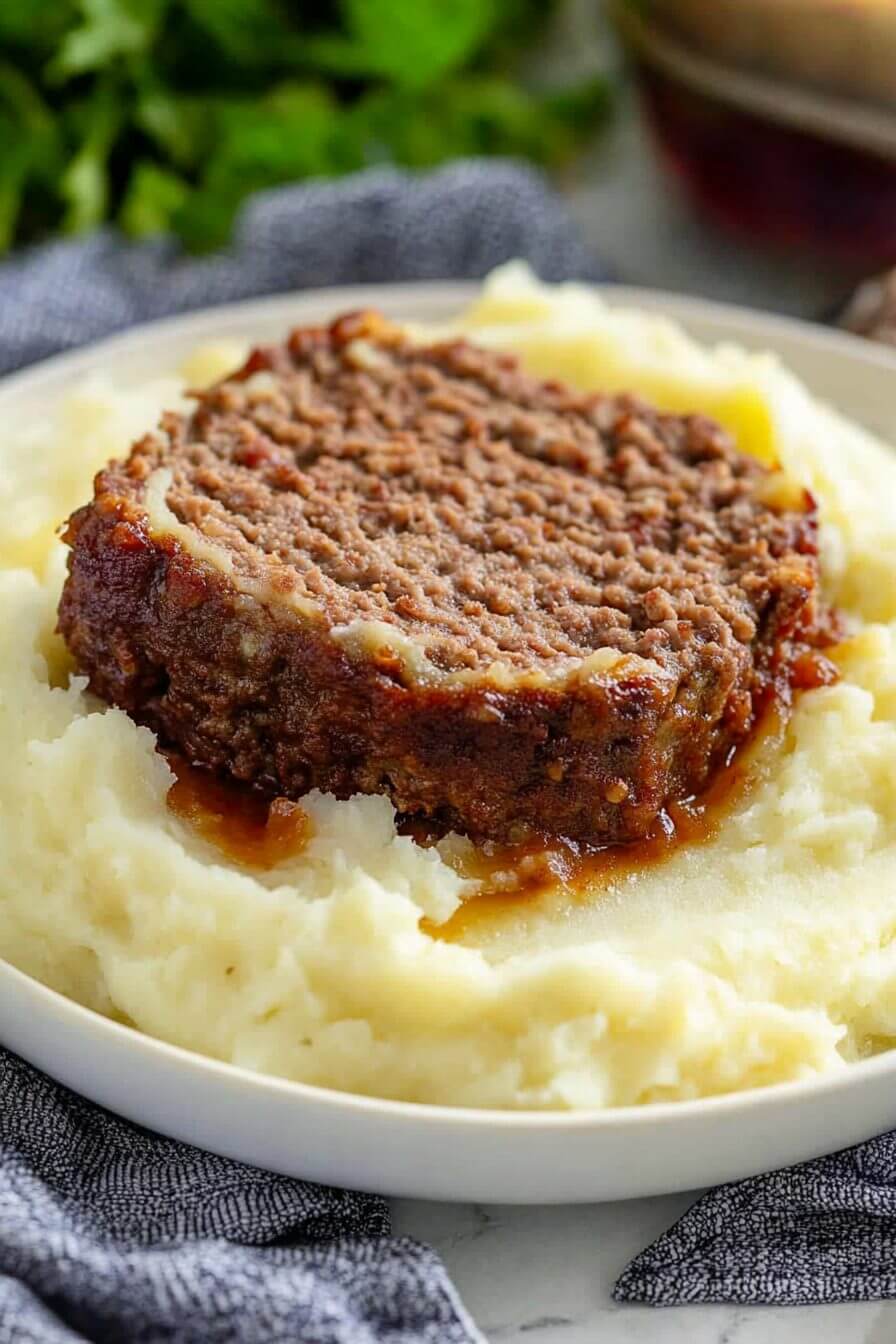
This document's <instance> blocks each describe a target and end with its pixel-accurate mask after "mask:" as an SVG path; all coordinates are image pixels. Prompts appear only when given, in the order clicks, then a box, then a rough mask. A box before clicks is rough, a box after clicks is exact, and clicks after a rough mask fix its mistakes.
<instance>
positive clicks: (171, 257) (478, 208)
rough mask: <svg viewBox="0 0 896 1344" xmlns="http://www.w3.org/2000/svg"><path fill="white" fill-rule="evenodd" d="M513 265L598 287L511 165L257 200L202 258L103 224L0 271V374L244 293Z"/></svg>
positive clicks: (529, 181) (457, 275)
mask: <svg viewBox="0 0 896 1344" xmlns="http://www.w3.org/2000/svg"><path fill="white" fill-rule="evenodd" d="M512 257H524V258H525V259H526V260H528V261H529V262H530V263H531V264H532V266H533V267H534V269H535V270H536V271H537V272H538V274H539V275H541V277H542V278H543V279H545V280H566V279H571V278H580V279H587V280H598V279H602V278H604V277H605V276H606V271H605V269H604V268H603V267H601V266H600V265H598V263H597V262H596V261H595V260H594V258H593V257H592V256H591V254H590V252H589V251H588V250H587V249H586V247H585V246H584V244H583V243H582V241H581V239H580V237H579V235H578V231H577V229H576V228H575V226H574V224H573V222H572V220H571V219H570V217H569V215H568V213H567V210H566V207H565V205H564V204H563V202H562V201H561V200H560V198H559V197H558V196H557V195H555V193H554V192H553V191H552V190H551V189H550V188H549V187H548V186H547V184H546V182H545V179H544V178H543V177H542V176H541V174H539V173H538V172H536V171H535V170H534V169H532V168H529V167H527V166H525V165H523V164H516V163H512V162H505V161H502V160H484V161H479V160H461V161H460V162H457V163H454V164H450V165H449V166H448V167H446V168H441V169H439V170H437V171H435V172H432V173H427V174H422V175H420V174H413V173H407V172H401V171H399V170H398V169H392V168H376V169H370V170H368V171H367V172H363V173H358V174H356V175H355V176H352V177H347V178H343V179H341V180H340V181H337V182H320V183H317V182H314V183H310V184H306V185H300V186H291V187H281V188H277V189H276V190H274V191H268V192H261V193H259V194H258V195H256V196H254V197H252V198H251V199H250V200H249V202H248V203H247V205H246V206H245V207H244V208H243V210H242V213H241V215H240V217H239V220H238V222H237V227H236V232H235V234H234V240H233V244H232V246H231V247H230V248H229V249H227V250H226V251H223V252H216V253H214V254H212V255H210V256H206V257H198V258H197V257H191V256H187V255H185V254H183V253H182V252H181V251H180V249H179V248H178V246H177V244H176V243H175V242H174V241H173V240H172V239H166V238H158V239H151V240H149V241H146V242H141V243H132V242H128V241H127V240H125V239H124V238H122V236H121V235H120V234H119V233H116V232H115V231H114V230H112V229H103V230H100V231H98V232H96V233H93V234H90V235H88V236H87V237H86V238H76V239H66V240H63V241H60V242H52V243H46V244H43V245H41V246H39V247H34V248H31V249H29V250H27V251H23V252H20V253H17V254H16V255H15V256H14V257H13V258H12V259H11V260H9V261H7V262H5V263H3V264H2V265H0V300H2V301H0V373H5V372H9V371H10V370H12V369H16V368H19V367H21V366H22V365H24V364H28V363H31V362H32V361H33V360H36V359H43V358H44V357H45V356H47V355H50V354H53V353H54V352H55V351H58V350H64V349H69V348H71V347H73V346H76V345H83V344H84V343H85V342H87V341H93V340H97V339H98V338H99V337H101V336H106V335H108V334H110V333H111V332H114V331H120V330H122V329H123V328H125V327H128V326H131V325H132V324H133V323H135V322H147V321H150V320H152V319H154V318H159V317H167V316H169V315H171V314H173V313H182V312H186V311H187V310H188V309H190V308H200V307H206V306H207V305H213V304H218V303H229V302H231V301H233V300H237V299H245V298H250V297H252V296H256V295H263V294H274V293H280V292H283V291H287V290H294V289H305V288H309V289H313V288H319V287H321V286H325V285H342V284H373V283H379V282H386V281H391V280H444V279H470V280H473V279H479V278H480V277H481V276H483V275H485V274H486V272H488V271H489V270H491V269H492V267H493V266H497V265H499V264H500V263H501V262H502V261H507V260H509V259H510V258H512Z"/></svg>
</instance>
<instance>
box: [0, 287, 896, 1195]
mask: <svg viewBox="0 0 896 1344" xmlns="http://www.w3.org/2000/svg"><path fill="white" fill-rule="evenodd" d="M472 293H473V287H472V286H468V285H448V284H433V285H413V286H390V287H388V288H377V289H373V288H367V289H351V290H345V289H344V290H321V291H318V292H316V293H306V294H302V295H286V296H282V297H278V298H274V299H265V300H263V301H260V302H252V303H247V304H237V305H231V306H229V307H225V308H218V309H215V310H208V311H205V312H201V313H195V314H191V315H190V316H187V317H183V318H175V319H172V320H169V321H166V322H159V323H154V324H152V325H150V326H147V327H143V328H139V329H137V330H134V331H131V332H128V333H127V335H125V336H120V337H115V338H113V339H112V340H109V341H104V342H102V343H101V344H99V345H94V346H92V347H89V348H88V349H85V350H80V351H77V352H75V353H74V354H69V355H62V356H59V357H57V358H55V359H52V360H48V361H47V362H46V363H44V364H41V365H38V366H36V367H34V368H31V369H29V370H26V371H25V372H23V373H20V374H16V375H15V376H13V377H11V378H7V379H6V380H5V381H4V382H3V383H2V384H0V420H4V421H16V420H21V419H23V418H24V417H27V416H29V415H31V414H33V413H36V412H45V411H46V409H47V407H48V405H51V404H52V403H53V402H55V401H56V400H57V399H58V398H59V397H60V396H62V395H64V394H65V391H66V390H67V388H68V387H69V385H70V384H71V383H72V381H73V380H76V379H78V378H80V377H83V375H84V374H85V372H87V371H88V370H90V369H92V368H102V369H104V370H105V371H106V372H107V373H109V374H111V375H113V376H114V377H115V378H116V379H118V380H121V381H122V382H125V383H126V382H128V381H131V380H134V379H140V378H145V377H147V376H152V375H154V374H157V373H158V372H159V371H160V370H162V369H171V368H172V367H176V365H177V363H178V362H179V361H180V360H181V359H182V358H184V357H185V356H186V355H187V354H188V353H189V352H190V351H191V350H192V349H194V348H195V346H196V345H197V344H198V343H200V342H202V341H208V340H209V339H220V338H223V337H233V338H239V339H245V340H247V341H252V342H255V341H263V340H272V339H275V338H277V337H278V336H279V335H281V334H282V333H283V332H284V331H285V330H286V328H287V327H288V326H289V325H290V324H291V323H297V322H309V321H311V322H313V321H319V320H321V319H325V318H327V317H328V316H330V315H332V314H334V313H336V312H339V311H345V310H346V309H350V308H358V307H363V306H365V305H376V306H377V307H379V308H381V309H382V310H383V311H385V312H386V313H387V314H389V315H392V316H395V317H404V318H409V319H411V318H413V319H417V320H437V319H442V318H445V317H447V316H449V315H450V314H452V313H453V312H456V311H457V310H458V308H459V307H461V306H462V305H463V303H464V302H466V301H467V300H468V299H469V298H470V296H471V294H472ZM611 297H612V298H613V299H614V300H616V301H618V302H620V303H625V304H629V305H632V306H637V307H640V308H648V309H652V310H654V311H661V312H665V313H668V314H669V315H670V316H672V317H675V318H677V319H678V320H679V321H681V322H682V323H683V325H684V326H685V327H687V328H688V330H689V331H691V332H692V333H693V334H694V335H695V336H696V337H698V338H699V339H701V340H708V341H718V340H735V341H737V342H739V343H740V344H742V345H747V346H750V347H754V348H765V349H772V350H775V351H777V352H778V353H779V354H780V355H781V356H782V358H783V359H785V360H786V362H787V363H788V364H789V365H790V366H791V368H793V369H794V370H795V372H797V373H798V374H799V375H800V376H801V377H802V378H803V379H804V380H805V381H806V382H807V383H808V384H809V385H810V386H811V387H812V389H813V390H814V391H815V392H816V393H817V394H819V395H820V396H821V397H823V398H824V399H825V400H828V401H830V402H833V403H834V404H836V405H837V406H838V407H839V408H840V409H841V410H843V411H845V412H846V413H847V414H848V415H851V416H853V417H854V418H855V419H858V420H860V421H863V422H864V423H865V424H866V425H868V426H869V427H870V428H872V429H874V430H876V431H878V432H879V433H881V434H883V435H884V436H885V437H888V438H890V439H894V440H896V356H894V355H893V354H891V353H889V352H887V351H886V350H883V349H880V348H877V347H875V346H872V345H867V344H864V343H862V342H860V341H859V340H857V339H855V338H853V337H850V336H841V335H837V334H834V333H830V332H824V331H821V330H815V329H814V328H812V327H808V326H804V325H802V324H801V323H797V322H791V321H784V320H780V319H774V318H769V317H764V316H761V315H759V314H752V313H748V312H743V311H740V310H737V309H733V308H724V307H720V306H716V305H712V304H707V303H702V302H697V301H692V300H687V299H680V298H675V297H673V296H671V295H663V294H655V293H646V292H643V291H638V290H626V289H613V290H612V291H611ZM0 1039H2V1041H3V1043H4V1044H5V1045H7V1046H9V1047H10V1048H11V1049H13V1050H15V1051H17V1052H18V1053H19V1054H21V1055H23V1056H24V1057H25V1058H26V1059H28V1060H30V1061H31V1062H32V1063H33V1064H36V1065H37V1066H38V1067H40V1068H42V1069H44V1070H45V1071H46V1072H47V1073H49V1074H51V1075H52V1076H53V1077H54V1078H58V1079H59V1080H60V1081H62V1082H64V1083H66V1084H68V1085H69V1086H70V1087H72V1088H74V1089H75V1090H76V1091H78V1092H81V1093H83V1094H84V1095H85V1096H87V1097H90V1098H91V1099H92V1100H94V1101H97V1102H100V1103H102V1104H103V1105H105V1106H108V1107H109V1108H110V1109H111V1110H114V1111H118V1112H119V1113H120V1114H121V1115H125V1116H127V1117H128V1118H129V1119H131V1120H135V1121H138V1122H139V1123H141V1124H144V1125H146V1126H148V1127H150V1128H153V1129H158V1130H161V1131H162V1132H163V1133H165V1134H170V1135H173V1136H175V1137H177V1138H179V1139H185V1140H187V1141H189V1142H191V1143H195V1144H199V1145H201V1146H202V1147H205V1148H210V1149H212V1150H214V1151H215V1152H219V1153H224V1154H226V1155H227V1156H229V1157H235V1158H239V1159H241V1160H243V1161H245V1162H251V1163H254V1164H256V1165H258V1166H262V1167H269V1168H271V1169H273V1170H275V1171H281V1172H285V1173H288V1174H290V1175H295V1176H305V1177H309V1178H311V1179H314V1180H317V1181H325V1182H329V1183H332V1184H336V1185H347V1186H353V1187H356V1188H359V1189H367V1190H377V1191H382V1192H384V1193H387V1194H394V1195H408V1196H416V1197H420V1198H432V1199H452V1200H455V1199H463V1200H481V1201H487V1202H498V1203H500V1202H510V1203H561V1202H562V1203H565V1202H575V1201H586V1200H605V1199H622V1198H629V1197H633V1196H637V1195H653V1194H660V1193H664V1192H667V1191H672V1190H684V1189H690V1188H693V1187H695V1186H699V1185H709V1184H714V1183H716V1182H718V1181H723V1180H732V1179H735V1178H738V1177H742V1176H746V1175H749V1174H751V1173H753V1172H757V1171H761V1170H767V1169H769V1168H771V1167H776V1166H780V1165H782V1164H784V1163H789V1162H794V1161H798V1160H800V1159H802V1158H808V1157H812V1156H815V1155H817V1154H819V1153H822V1152H828V1151H831V1150H833V1149H836V1148H842V1147H845V1146H846V1145H848V1144H851V1143H856V1142H858V1141H859V1140H861V1139H864V1138H868V1137H869V1136H870V1135H872V1134H875V1133H879V1132H880V1131H881V1130H884V1129H887V1128H889V1127H891V1126H893V1125H896V1052H892V1053H890V1054H888V1055H881V1056H879V1057H878V1058H876V1059H873V1060H869V1061H867V1062H865V1063H861V1064H854V1065H852V1066H850V1067H848V1068H844V1070H843V1071H842V1072H841V1073H838V1074H837V1075H835V1076H832V1077H828V1078H824V1079H820V1080H815V1081H808V1082H801V1083H789V1084H783V1085H780V1086H775V1087H770V1088H766V1089H763V1090H762V1091H755V1092H749V1093H738V1094H736V1095H733V1096H727V1097H719V1098H714V1099H709V1100H703V1101H694V1102H674V1103H670V1104H664V1105H656V1106H650V1107H638V1108H625V1109H619V1110H615V1111H606V1112H591V1113H587V1112H586V1113H577V1114H558V1113H555V1112H526V1113H508V1112H502V1111H474V1110H459V1109H451V1108H449V1107H439V1106H417V1105H409V1104H406V1103H400V1102H388V1101H378V1100H375V1099H370V1098H366V1097H355V1096H350V1095H347V1094H344V1093H339V1092H331V1091H326V1090H324V1089H322V1088H316V1087H307V1086H304V1085H302V1084H299V1083H288V1082H283V1081H281V1080H279V1079H275V1078H266V1077H263V1076H261V1075H258V1074H253V1073H249V1072H247V1071H245V1070H243V1069H238V1068H235V1067H232V1066H230V1065H225V1064H219V1063H217V1062H215V1061H213V1060H208V1059H204V1058H201V1057H200V1056H198V1055H193V1054H190V1053H188V1052H186V1051H184V1050H180V1049H177V1048H176V1047H174V1046H170V1045H165V1044H163V1043H162V1042H160V1041H156V1040H153V1039H151V1038H150V1037H147V1036H142V1035H140V1034H139V1033H138V1032H135V1031H132V1030H130V1029H129V1028H127V1027H123V1026H119V1025H118V1024H116V1023H114V1022H110V1021H107V1020H106V1019H105V1018H102V1017H99V1016H98V1015H96V1014H95V1013H91V1012H89V1011H88V1010H87V1009H84V1008H81V1007H79V1006H78V1005H77V1004H74V1003H71V1002H69V1001H68V1000H67V999H64V998H62V997H61V996H60V995H58V994H55V993H53V992H52V991H51V990H48V989H46V988H44V986H42V985H40V984H38V983H37V982H36V981H34V980H31V979H29V978H28V977H27V976H25V975H22V974H21V973H20V972H18V971H16V970H14V969H13V968H12V967H10V966H7V965H5V964H4V963H2V962H0Z"/></svg>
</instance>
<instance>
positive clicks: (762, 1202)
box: [614, 1134, 896, 1307]
mask: <svg viewBox="0 0 896 1344" xmlns="http://www.w3.org/2000/svg"><path fill="white" fill-rule="evenodd" d="M614 1296H615V1298H616V1300H617V1301H618V1302H648V1303H650V1304H651V1305H652V1306H656V1307H673V1306H681V1305H683V1304H685V1303H695V1302H739V1303H776V1304H779V1305H781V1306H801V1305H802V1306H805V1305H808V1304H812V1303H816V1302H871V1301H875V1300H876V1299H878V1298H889V1297H896V1134H882V1135H881V1136H880V1138H877V1139H870V1140H869V1141H868V1142H867V1143H860V1144H858V1145H857V1146H856V1147H855V1148H847V1149H845V1150H844V1151H843V1152H841V1153H834V1154H833V1155H832V1156H831V1157H820V1158H817V1159H816V1160H815V1161H812V1162H803V1163H801V1164H800V1165H799V1166H797V1167H788V1168H786V1169H785V1170H784V1171H773V1172H771V1173H770V1174H769V1175H767V1176H754V1177H752V1178H751V1179H749V1180H746V1181H737V1182H736V1183H734V1184H733V1185H722V1186H719V1188H718V1189H717V1190H711V1191H710V1192H709V1194H707V1195H704V1196H703V1198H702V1199H698V1201H697V1203H696V1204H694V1205H693V1206H692V1207H691V1208H690V1209H689V1210H688V1212H687V1213H686V1214H685V1215H684V1217H683V1218H680V1219H679V1220H678V1222H677V1223H676V1224H675V1226H674V1227H673V1228H671V1229H670V1231H668V1232H665V1233H664V1234H663V1235H662V1236H661V1237H660V1238H659V1239H658V1240H657V1241H655V1242H654V1243H653V1245H652V1246H649V1247H648V1248H647V1250H646V1251H642V1252H641V1254H640V1255H639V1256H638V1257H637V1259H635V1260H634V1261H632V1263H631V1264H630V1265H629V1267H628V1269H626V1270H625V1272H624V1273H623V1274H622V1276H621V1278H620V1279H619V1281H618V1283H617V1284H616V1289H615V1292H614Z"/></svg>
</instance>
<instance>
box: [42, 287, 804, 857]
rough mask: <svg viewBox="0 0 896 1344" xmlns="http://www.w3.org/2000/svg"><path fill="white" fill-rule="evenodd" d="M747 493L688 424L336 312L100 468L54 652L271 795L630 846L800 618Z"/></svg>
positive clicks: (698, 768)
mask: <svg viewBox="0 0 896 1344" xmlns="http://www.w3.org/2000/svg"><path fill="white" fill-rule="evenodd" d="M777 480H778V477H776V476H775V475H774V474H772V473H769V472H768V471H767V470H766V469H765V468H763V467H762V466H760V465H759V464H758V463H757V462H756V461H754V460H752V459H751V458H749V457H747V456H745V455H744V454H743V453H741V452H739V451H738V450H737V448H736V447H735V446H734V445H733V443H732V442H731V440H730V439H729V438H728V436H727V435H726V434H725V433H724V432H723V431H722V430H721V429H720V428H719V427H718V426H717V425H715V424H713V423H712V422H710V421H709V420H707V419H704V418H702V417H700V416H685V417H679V416H672V415H664V414H660V413H659V412H657V411H656V410H653V409H652V408H651V407H649V406H647V405H645V404H644V403H643V402H641V401H639V400H637V399H635V398H633V397H627V396H623V397H611V396H600V395H590V394H589V395H585V394H582V393H579V392H576V391H573V390H571V389H570V388H567V387H564V386H562V385H561V384H559V383H557V382H541V381H538V380H536V379H534V378H532V377H529V376H528V375H526V374H525V373H523V372H522V371H521V369H520V367H519V365H518V362H517V361H516V360H515V359H514V358H511V357H510V356H507V355H504V354H496V353H493V352H491V351H486V350H484V349H479V348H477V347H476V346H474V345H471V344H468V343H466V342H464V341H449V342H446V343H440V344H435V345H429V346H422V345H418V344H415V343H414V342H413V341H412V340H411V339H410V338H409V337H408V336H407V335H405V334H404V333H403V332H402V331H401V330H399V329H397V328H395V327H392V326H391V325H389V324H388V323H387V322H385V320H384V319H382V318H381V317H379V316H378V315H376V314H373V313H363V314H350V315H348V316H346V317H343V318H341V319H340V320H338V321H336V322H334V323H333V325H332V326H330V327H328V328H325V327H321V328H311V329H303V330H297V331H294V332H293V333H292V335H291V336H290V338H289V340H288V341H287V342H286V343H285V344H284V345H280V346H275V347H271V348H265V349H260V350H256V351H255V352H254V353H253V354H252V355H251V357H250V358H249V360H248V361H247V363H246V364H245V365H244V366H243V367H242V368H241V369H240V370H239V371H238V372H236V373H234V374H233V376H232V377H229V378H226V379H224V380H223V381H222V382H220V383H218V384H217V385H216V386H214V387H212V388H211V389H210V390H208V391H205V392H202V393H200V394H198V398H197V406H196V409H195V411H194V412H193V413H192V414H191V415H179V414H168V415H166V416H164V418H163V420H162V423H161V426H160V428H159V429H158V430H157V431H156V432H155V433H152V434H149V435H148V436H147V437H146V438H144V439H142V440H141V441H140V442H139V443H137V444H136V445H135V447H134V448H133V450H132V452H131V454H130V456H129V457H128V458H127V460H126V461H121V462H113V463H112V464H111V465H110V466H109V467H108V468H107V469H106V470H105V471H102V472H100V474H99V475H98V476H97V478H96V483H95V494H94V498H93V500H92V502H91V503H89V504H87V505H86V506H85V507H84V508H82V509H80V510H78V512H77V513H75V514H74V515H73V517H72V518H71V520H70V522H69V525H68V530H67V533H66V540H67V542H68V543H69V545H70V547H71V552H70V555H69V577H68V580H67V582H66V585H65V590H64V593H63V596H62V602H61V605H60V609H59V628H60V630H61V632H62V634H63V635H64V636H65V638H66V640H67V641H68V645H69V647H70V649H71V651H72V653H73V654H74V657H75V660H76V662H77V665H78V667H79V669H80V670H81V671H83V672H84V673H86V674H87V676H88V677H89V679H90V685H91V687H92V689H93V690H94V691H95V692H96V693H97V694H98V695H100V696H103V697H104V698H105V699H106V700H108V701H109V702H110V703H112V704H114V705H119V706H121V707H122V708H123V709H125V710H127V711H128V712H129V713H130V714H131V715H133V716H134V718H135V719H137V720H139V721H140V722H141V723H145V724H148V725H149V726H150V727H151V728H153V729H155V731H156V732H157V733H158V734H159V736H160V738H161V739H162V740H163V742H164V743H166V744H168V745H173V746H175V747H177V748H178V749H179V750H180V751H181V752H183V753H185V754H186V756H187V757H188V758H189V760H190V761H192V762H193V763H198V764H202V765H206V766H209V767H211V768H213V769H215V770H218V771H222V772H227V773H229V774H230V775H232V776H235V777H236V778H237V779H239V780H244V781H247V782H249V783H251V784H253V785H255V786H257V787H258V788H260V789H262V790H265V791H267V792H269V793H271V794H275V793H276V794H285V795H288V796H289V797H293V798H295V797H298V796H300V795H302V794H303V793H304V792H306V790H308V789H310V788H313V787H317V788H320V789H324V790H326V791H329V792H332V793H334V794H336V795H338V796H340V797H345V796H347V795H350V794H352V793H356V792H362V793H385V794H387V795H388V796H389V797H390V798H391V799H392V801H393V803H394V804H395V806H396V808H398V809H399V810H400V811H402V812H408V813H413V814H418V815H424V816H426V817H429V818H432V819H433V820H434V821H435V822H437V823H438V824H440V825H443V826H449V827H453V828H456V829H458V830H461V831H465V832H467V833H468V834H471V835H473V836H475V837H490V838H496V839H510V840H514V839H521V838H523V837H525V836H527V835H529V834H531V833H533V832H539V833H549V834H552V835H563V836H566V837H571V838H573V839H575V840H580V841H586V842H589V843H605V842H611V841H618V840H631V839H635V838H638V837H641V836H643V835H645V834H646V833H647V832H648V831H649V830H650V828H651V827H652V825H653V824H654V822H655V820H656V818H657V816H658V814H659V813H660V811H661V809H662V808H663V806H664V804H665V803H666V802H667V801H668V800H670V799H680V798H682V797H685V796H688V795H691V794H693V793H695V792H697V791H699V790H700V789H701V788H702V787H703V786H704V785H705V784H706V783H707V781H708V779H709V777H710V776H711V774H712V772H713V771H714V770H715V768H716V767H717V765H718V764H719V762H721V761H722V760H724V758H725V757H726V755H727V753H728V752H729V750H730V748H731V747H733V746H734V745H736V744H737V743H738V742H740V741H741V740H742V739H743V738H744V737H745V735H746V734H747V733H748V731H749V729H750V726H751V723H752V722H753V719H754V716H755V713H756V710H757V706H758V704H759V703H760V701H761V700H762V699H763V698H764V697H765V696H766V695H767V693H768V690H769V687H770V686H771V685H773V684H774V683H775V681H776V679H777V678H778V677H779V676H780V675H781V673H782V671H783V670H785V669H786V667H787V664H788V662H789V661H790V660H791V658H792V657H793V649H794V647H795V646H796V644H797V643H798V642H799V640H801V639H803V638H804V637H806V635H807V634H808V633H809V632H811V629H812V628H813V626H814V624H815V622H816V619H817V598H816V588H817V579H818V571H817V546H816V518H815V514H814V511H813V507H812V501H811V500H810V499H809V497H808V496H805V497H803V496H801V495H799V494H798V495H797V498H796V503H795V504H794V503H791V505H790V507H781V506H780V504H779V505H775V504H774V503H772V502H770V501H772V500H773V498H774V495H775V491H774V490H773V489H772V486H773V485H774V484H775V482H776V481H777ZM791 493H792V492H791ZM779 494H780V492H779Z"/></svg>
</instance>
